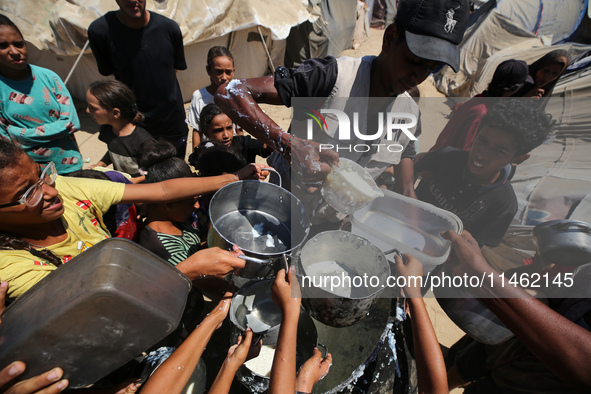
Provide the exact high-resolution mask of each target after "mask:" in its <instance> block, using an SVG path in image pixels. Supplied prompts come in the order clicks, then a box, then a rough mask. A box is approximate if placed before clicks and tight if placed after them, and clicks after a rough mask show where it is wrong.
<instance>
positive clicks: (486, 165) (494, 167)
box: [468, 126, 529, 184]
mask: <svg viewBox="0 0 591 394" xmlns="http://www.w3.org/2000/svg"><path fill="white" fill-rule="evenodd" d="M528 157H529V154H521V155H520V154H518V152H517V141H516V139H515V138H514V137H513V136H512V135H511V134H510V133H508V132H506V131H504V130H501V129H496V128H492V127H488V126H483V127H482V128H481V129H480V132H479V133H478V135H477V136H476V138H475V139H474V144H473V145H472V149H470V155H469V156H468V171H469V172H470V174H471V175H472V179H473V180H474V181H476V182H479V183H481V184H491V183H493V182H494V181H496V179H497V178H498V176H499V174H500V172H501V170H502V169H503V168H505V166H506V165H507V164H511V165H513V166H516V165H517V164H520V163H522V162H523V161H525V160H526V159H527V158H528Z"/></svg>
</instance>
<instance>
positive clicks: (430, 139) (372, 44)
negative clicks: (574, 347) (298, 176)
mask: <svg viewBox="0 0 591 394" xmlns="http://www.w3.org/2000/svg"><path fill="white" fill-rule="evenodd" d="M383 32H384V31H383V30H374V29H371V30H370V35H369V38H368V39H367V40H366V41H364V42H363V43H361V45H360V46H359V47H358V48H357V49H350V50H346V51H345V52H344V53H343V55H346V56H352V57H358V56H365V55H377V54H378V53H379V52H380V48H381V45H382V36H383ZM419 90H420V93H421V110H422V122H423V134H422V135H421V136H420V138H419V150H420V151H421V152H424V151H426V150H428V149H429V148H430V147H431V146H432V145H433V144H434V142H435V140H436V138H437V135H438V134H439V132H440V131H441V130H442V128H443V125H444V124H445V119H444V118H443V115H445V114H447V113H448V112H449V107H447V106H446V105H445V99H444V96H443V95H442V94H441V93H439V92H438V91H437V90H436V89H435V87H434V86H433V85H432V84H431V83H430V82H429V80H426V81H425V82H423V83H422V84H421V85H420V86H419ZM434 98H436V99H434ZM186 106H188V103H187V105H186ZM76 107H77V109H78V114H79V117H80V122H81V131H79V132H78V133H77V134H76V138H77V140H78V144H79V146H80V151H81V152H82V157H83V158H84V159H85V160H87V161H88V163H96V162H97V161H98V160H99V159H100V158H101V157H102V156H103V155H104V153H105V152H106V149H107V148H106V145H105V144H104V143H102V142H100V141H99V140H98V125H96V123H94V121H93V120H92V119H91V118H90V116H88V114H87V113H86V112H85V110H86V105H85V103H82V102H77V103H76ZM425 109H428V110H427V111H426V110H425ZM263 110H264V111H265V112H266V113H267V114H268V115H269V116H270V117H271V118H272V119H273V120H275V121H276V122H277V123H278V124H279V125H280V126H281V127H283V128H285V129H287V127H288V125H289V121H290V109H288V108H284V107H275V106H269V105H264V106H263ZM189 146H190V143H189ZM88 163H87V164H85V168H88V166H89V165H90V164H88ZM425 303H426V305H427V309H428V311H429V315H430V317H431V321H432V322H433V326H434V327H435V331H436V333H437V337H438V339H439V342H440V343H441V344H442V345H443V346H445V347H449V346H451V345H452V344H453V343H455V341H457V340H458V339H459V338H460V337H461V336H463V335H464V333H463V331H461V330H460V329H459V328H458V327H457V326H456V325H455V324H454V323H453V322H452V321H451V320H450V319H449V318H448V317H447V315H446V314H445V312H443V310H442V309H441V308H440V307H439V304H438V303H437V301H436V300H435V299H434V298H433V297H432V294H427V296H426V297H425ZM461 392H463V390H454V391H452V393H461Z"/></svg>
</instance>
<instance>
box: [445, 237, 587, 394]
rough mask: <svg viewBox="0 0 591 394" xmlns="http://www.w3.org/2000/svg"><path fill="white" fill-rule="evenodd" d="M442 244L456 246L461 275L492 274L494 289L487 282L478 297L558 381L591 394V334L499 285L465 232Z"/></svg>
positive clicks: (513, 289) (523, 294) (455, 262)
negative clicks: (448, 242) (590, 391)
mask: <svg viewBox="0 0 591 394" xmlns="http://www.w3.org/2000/svg"><path fill="white" fill-rule="evenodd" d="M443 236H444V238H446V239H449V240H451V241H452V246H453V251H454V254H455V257H456V258H455V259H454V260H453V264H452V266H451V268H452V269H453V270H454V272H456V273H458V274H462V275H463V274H464V273H467V274H468V275H479V276H481V275H482V274H483V273H484V274H485V275H486V276H487V277H488V275H489V274H491V273H492V274H493V278H494V279H495V280H497V281H498V282H497V283H494V282H493V287H491V286H490V281H488V282H489V283H486V282H487V281H484V282H485V283H484V286H483V287H482V289H478V292H479V293H478V294H479V295H481V296H483V297H491V296H492V297H495V298H481V299H480V300H481V301H482V302H483V303H484V304H485V305H486V306H487V307H488V308H490V310H491V311H493V312H494V313H495V314H496V315H497V316H498V317H499V319H501V321H502V322H503V323H504V324H505V325H506V326H507V328H508V329H510V330H511V331H512V332H513V334H515V336H516V337H517V338H519V339H520V340H521V341H522V342H523V344H524V345H525V346H527V348H528V349H529V350H530V351H531V352H532V353H533V354H534V355H535V356H536V357H537V358H538V359H539V360H540V361H541V362H543V363H544V364H545V365H546V366H547V367H548V368H549V369H550V370H552V371H553V372H554V373H555V374H556V375H557V376H558V377H559V378H561V379H562V380H563V381H564V382H566V383H567V384H569V385H570V386H571V387H572V388H574V389H575V390H577V391H580V392H589V389H590V388H591V365H590V364H589V362H588V360H589V358H590V357H591V332H589V331H588V330H586V329H584V328H583V327H581V326H579V325H577V324H575V323H573V322H572V321H570V320H568V319H567V318H565V317H563V316H562V315H560V314H559V313H557V312H555V311H554V310H552V309H551V308H549V307H548V306H546V305H545V304H543V303H542V302H541V301H539V300H537V299H535V298H531V297H530V296H529V295H528V294H527V293H526V292H525V291H524V290H523V289H521V288H516V287H513V286H511V285H509V284H508V283H507V282H506V281H505V282H504V284H501V283H500V279H499V273H498V272H497V271H495V270H494V269H492V268H491V267H490V265H489V264H488V262H487V261H486V259H485V258H484V256H483V255H482V253H481V252H480V248H479V247H478V243H477V242H476V240H475V239H474V238H473V237H472V235H470V234H469V233H468V232H467V231H464V232H463V233H462V235H461V236H460V235H458V234H456V233H453V232H452V231H448V232H446V233H444V234H443Z"/></svg>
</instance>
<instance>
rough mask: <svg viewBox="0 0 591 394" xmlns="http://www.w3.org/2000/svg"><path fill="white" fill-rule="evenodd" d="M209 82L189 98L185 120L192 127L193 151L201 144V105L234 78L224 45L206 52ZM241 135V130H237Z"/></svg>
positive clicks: (211, 100) (232, 58)
mask: <svg viewBox="0 0 591 394" xmlns="http://www.w3.org/2000/svg"><path fill="white" fill-rule="evenodd" d="M205 70H206V71H207V75H209V79H210V81H211V83H210V84H209V86H206V87H204V88H202V89H199V90H196V91H195V93H193V98H192V99H191V107H190V108H189V114H188V116H187V119H186V122H187V124H188V125H189V126H191V127H192V128H193V151H195V148H197V147H199V145H201V142H203V141H202V140H204V139H203V138H202V137H203V135H202V133H203V130H202V129H201V127H200V126H201V125H200V124H199V118H200V114H201V111H202V110H203V107H205V106H206V105H207V104H212V103H213V95H214V94H215V92H216V90H217V89H218V88H219V87H220V85H223V84H224V83H226V82H228V81H230V80H232V78H234V70H235V68H234V57H233V56H232V53H230V51H229V50H228V48H226V47H221V46H215V47H212V48H210V49H209V52H207V65H206V66H205ZM237 134H238V135H242V131H238V133H237Z"/></svg>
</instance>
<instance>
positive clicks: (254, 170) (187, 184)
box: [121, 164, 269, 203]
mask: <svg viewBox="0 0 591 394" xmlns="http://www.w3.org/2000/svg"><path fill="white" fill-rule="evenodd" d="M262 168H263V167H262V166H261V165H260V164H249V165H248V166H246V167H244V168H243V169H241V170H240V171H238V172H236V173H234V174H224V175H220V176H212V177H203V178H179V179H170V180H167V181H163V182H158V183H142V184H137V185H135V184H134V185H129V184H128V185H125V191H124V192H123V198H122V199H121V202H123V203H136V202H144V203H154V202H170V201H175V200H182V199H185V198H189V197H194V196H198V195H200V194H204V193H211V192H215V191H217V190H219V189H220V188H222V187H224V186H226V185H227V184H230V183H232V182H236V181H238V180H242V179H264V177H266V176H267V175H268V174H269V173H268V171H264V170H262Z"/></svg>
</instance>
